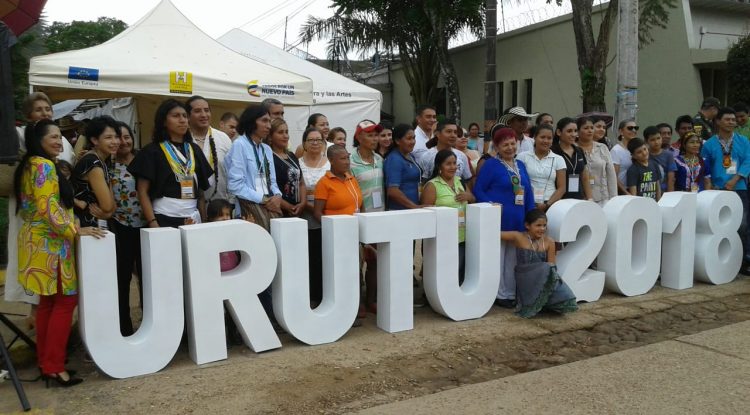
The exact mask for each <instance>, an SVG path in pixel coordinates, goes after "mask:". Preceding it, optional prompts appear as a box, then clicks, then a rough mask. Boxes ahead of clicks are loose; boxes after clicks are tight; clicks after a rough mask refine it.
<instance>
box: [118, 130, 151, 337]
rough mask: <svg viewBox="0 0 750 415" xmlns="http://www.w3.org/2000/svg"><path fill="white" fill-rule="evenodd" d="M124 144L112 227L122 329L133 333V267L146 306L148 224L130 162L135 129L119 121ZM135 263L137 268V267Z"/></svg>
mask: <svg viewBox="0 0 750 415" xmlns="http://www.w3.org/2000/svg"><path fill="white" fill-rule="evenodd" d="M117 127H118V130H119V131H118V133H119V137H120V147H119V148H118V149H117V154H116V155H115V162H114V163H113V165H112V174H111V177H110V180H111V183H112V193H113V194H114V196H115V205H116V206H115V213H114V214H113V215H112V220H110V228H111V229H112V232H114V234H115V243H116V245H117V296H118V300H119V305H120V333H121V334H122V335H123V336H130V335H131V334H133V333H134V330H133V322H132V320H131V317H130V281H131V279H132V278H133V271H134V270H135V272H136V273H137V274H138V275H139V278H138V293H139V295H140V297H141V301H140V302H139V304H140V305H141V307H143V301H142V299H143V282H142V281H141V278H140V275H141V237H140V232H141V228H142V227H143V225H144V223H143V222H144V221H143V212H142V210H141V203H140V202H139V201H138V191H137V190H136V186H135V184H136V181H135V177H133V175H132V174H130V172H128V166H129V165H130V162H131V161H133V158H134V157H135V150H134V148H133V130H131V129H130V126H129V125H127V124H125V123H124V122H118V123H117ZM134 267H135V268H134Z"/></svg>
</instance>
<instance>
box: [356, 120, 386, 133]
mask: <svg viewBox="0 0 750 415" xmlns="http://www.w3.org/2000/svg"><path fill="white" fill-rule="evenodd" d="M362 131H364V132H367V133H371V132H373V131H375V132H376V133H379V132H381V131H383V126H382V125H380V124H376V123H375V122H374V121H372V120H362V121H360V122H359V123H357V129H356V130H355V131H354V135H358V134H359V133H361V132H362Z"/></svg>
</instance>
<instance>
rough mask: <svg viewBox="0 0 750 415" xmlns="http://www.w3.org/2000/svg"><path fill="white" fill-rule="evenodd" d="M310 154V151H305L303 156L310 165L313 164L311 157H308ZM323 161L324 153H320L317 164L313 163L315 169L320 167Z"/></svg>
mask: <svg viewBox="0 0 750 415" xmlns="http://www.w3.org/2000/svg"><path fill="white" fill-rule="evenodd" d="M308 154H310V153H308V152H305V154H304V155H303V156H302V158H303V159H305V164H307V165H308V166H310V165H311V164H310V163H309V159H310V158H309V157H308ZM322 161H323V153H320V156H318V161H316V162H315V164H312V167H313V168H314V169H317V168H318V167H320V163H321V162H322Z"/></svg>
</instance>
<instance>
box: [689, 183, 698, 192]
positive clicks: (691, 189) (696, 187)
mask: <svg viewBox="0 0 750 415" xmlns="http://www.w3.org/2000/svg"><path fill="white" fill-rule="evenodd" d="M690 191H691V192H693V193H698V183H693V184H691V185H690Z"/></svg>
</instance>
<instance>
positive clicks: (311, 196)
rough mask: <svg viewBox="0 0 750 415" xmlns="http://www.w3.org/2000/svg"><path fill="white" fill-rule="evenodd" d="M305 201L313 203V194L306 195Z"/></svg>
mask: <svg viewBox="0 0 750 415" xmlns="http://www.w3.org/2000/svg"><path fill="white" fill-rule="evenodd" d="M307 201H308V202H310V203H315V195H307Z"/></svg>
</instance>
